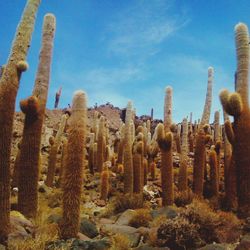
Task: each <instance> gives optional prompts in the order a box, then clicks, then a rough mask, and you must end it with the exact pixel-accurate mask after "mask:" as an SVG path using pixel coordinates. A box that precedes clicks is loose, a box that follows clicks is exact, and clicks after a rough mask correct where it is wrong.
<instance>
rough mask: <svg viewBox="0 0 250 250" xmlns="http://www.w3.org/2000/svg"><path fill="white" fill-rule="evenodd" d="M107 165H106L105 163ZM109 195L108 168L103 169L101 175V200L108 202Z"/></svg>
mask: <svg viewBox="0 0 250 250" xmlns="http://www.w3.org/2000/svg"><path fill="white" fill-rule="evenodd" d="M104 165H105V163H104ZM108 193H109V170H108V168H107V166H105V167H104V168H103V171H102V173H101V197H100V198H101V200H104V201H106V200H107V198H108Z"/></svg>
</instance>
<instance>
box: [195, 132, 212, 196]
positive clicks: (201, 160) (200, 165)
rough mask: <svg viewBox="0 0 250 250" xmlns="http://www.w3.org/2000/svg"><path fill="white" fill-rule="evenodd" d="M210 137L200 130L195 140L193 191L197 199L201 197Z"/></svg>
mask: <svg viewBox="0 0 250 250" xmlns="http://www.w3.org/2000/svg"><path fill="white" fill-rule="evenodd" d="M209 140H211V137H210V136H209V135H207V134H206V132H205V131H204V130H203V129H200V130H199V132H198V134H197V138H196V147H195V154H194V175H193V190H194V193H195V194H196V195H198V196H199V197H202V196H203V184H204V172H205V167H206V165H205V164H206V144H207V143H208V142H209Z"/></svg>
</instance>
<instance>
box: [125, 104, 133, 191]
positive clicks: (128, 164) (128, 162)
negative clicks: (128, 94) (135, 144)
mask: <svg viewBox="0 0 250 250" xmlns="http://www.w3.org/2000/svg"><path fill="white" fill-rule="evenodd" d="M132 117H133V111H132V103H131V102H128V105H127V110H126V120H125V131H124V192H125V193H130V194H132V193H133V184H134V177H133V175H134V173H133V156H132V140H131V125H130V124H131V120H132Z"/></svg>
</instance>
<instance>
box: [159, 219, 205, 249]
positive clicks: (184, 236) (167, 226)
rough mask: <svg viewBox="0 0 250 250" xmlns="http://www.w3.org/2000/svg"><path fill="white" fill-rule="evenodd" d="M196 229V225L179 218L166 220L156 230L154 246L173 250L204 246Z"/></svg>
mask: <svg viewBox="0 0 250 250" xmlns="http://www.w3.org/2000/svg"><path fill="white" fill-rule="evenodd" d="M198 229H199V227H198V226H197V225H195V224H193V223H190V222H189V221H188V220H187V219H185V218H183V217H181V216H177V217H176V218H174V219H172V220H171V219H168V220H167V221H166V222H165V223H164V224H162V225H161V226H160V227H159V228H158V230H157V239H158V240H157V242H156V244H157V245H158V246H164V247H169V248H170V249H175V250H184V249H194V248H195V249H196V248H197V247H200V246H202V245H204V243H203V242H202V240H201V238H200V235H199V232H198Z"/></svg>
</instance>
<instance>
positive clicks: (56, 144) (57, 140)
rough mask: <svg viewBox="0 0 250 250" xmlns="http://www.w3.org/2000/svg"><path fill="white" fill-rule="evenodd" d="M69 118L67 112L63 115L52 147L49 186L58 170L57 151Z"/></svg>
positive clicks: (51, 184) (49, 163)
mask: <svg viewBox="0 0 250 250" xmlns="http://www.w3.org/2000/svg"><path fill="white" fill-rule="evenodd" d="M67 119H68V115H67V114H64V115H62V118H61V123H60V126H59V129H58V131H57V133H56V137H55V140H54V143H53V145H52V146H51V148H50V153H49V162H48V173H47V179H46V181H45V184H46V185H47V186H48V187H52V186H53V181H54V176H55V170H56V161H57V152H58V149H59V146H60V143H61V137H62V134H63V131H64V128H65V125H66V121H67Z"/></svg>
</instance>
